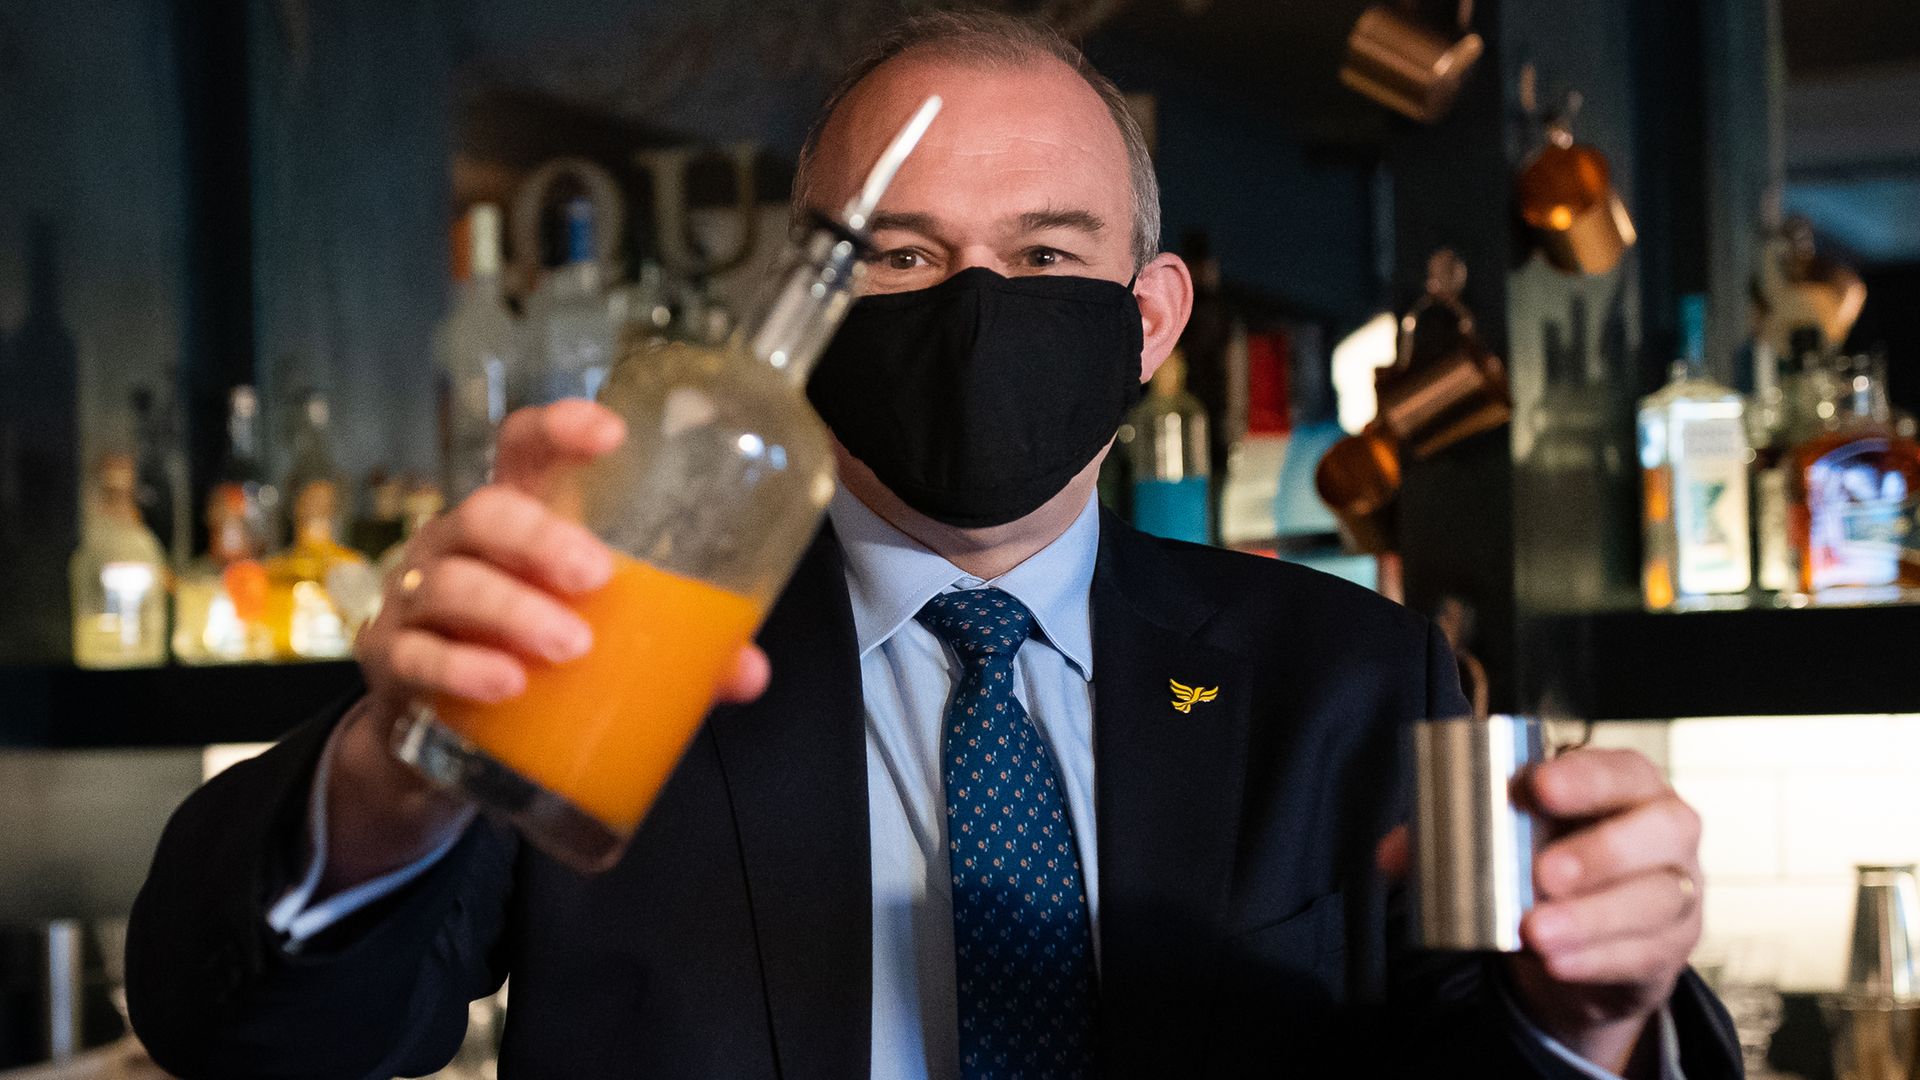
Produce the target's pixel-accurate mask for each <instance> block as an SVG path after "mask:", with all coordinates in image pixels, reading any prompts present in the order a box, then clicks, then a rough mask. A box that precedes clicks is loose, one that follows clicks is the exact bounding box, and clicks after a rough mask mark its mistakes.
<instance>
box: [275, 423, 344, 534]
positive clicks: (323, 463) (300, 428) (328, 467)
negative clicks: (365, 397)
mask: <svg viewBox="0 0 1920 1080" xmlns="http://www.w3.org/2000/svg"><path fill="white" fill-rule="evenodd" d="M332 424H333V410H332V409H331V408H330V407H329V406H328V405H327V399H326V395H324V394H321V393H319V392H318V391H314V390H309V391H307V392H306V393H305V394H303V395H301V398H300V408H299V410H298V413H297V414H296V416H295V418H294V426H293V439H292V443H293V455H292V460H291V461H290V462H289V463H288V465H287V476H286V482H285V483H283V484H281V485H280V490H281V491H282V492H284V493H285V494H286V499H287V506H288V509H289V510H290V511H292V513H291V516H289V518H288V520H287V525H288V526H289V529H288V532H287V535H288V536H297V535H298V533H299V529H300V519H299V507H300V500H301V496H302V495H303V494H305V492H306V490H307V488H308V487H310V486H312V485H314V484H330V485H332V487H333V490H334V495H335V496H336V498H335V499H334V500H332V501H331V502H330V503H329V505H330V506H332V507H333V512H334V514H335V517H334V520H333V529H334V531H335V532H338V531H339V529H340V525H341V520H340V519H341V516H343V511H344V510H345V509H346V506H345V503H346V499H345V498H344V495H345V493H346V490H347V485H346V481H345V479H344V477H343V476H342V474H341V472H340V467H339V465H338V464H337V463H336V462H335V461H334V457H333V433H332V430H331V428H332Z"/></svg>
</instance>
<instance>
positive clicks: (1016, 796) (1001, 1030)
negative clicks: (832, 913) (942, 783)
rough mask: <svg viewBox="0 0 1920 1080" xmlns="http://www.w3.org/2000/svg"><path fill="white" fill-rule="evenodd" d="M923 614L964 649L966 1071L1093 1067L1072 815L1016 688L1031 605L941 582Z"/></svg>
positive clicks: (961, 945)
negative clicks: (945, 587) (1017, 659)
mask: <svg viewBox="0 0 1920 1080" xmlns="http://www.w3.org/2000/svg"><path fill="white" fill-rule="evenodd" d="M918 617H919V619H920V621H921V622H922V623H923V624H925V625H926V627H927V629H929V630H931V631H933V633H934V634H935V636H937V637H939V638H940V639H941V640H942V641H944V642H946V643H947V645H948V646H950V647H951V648H952V649H953V651H954V653H955V654H956V655H958V657H959V658H960V663H961V666H962V672H961V675H960V682H959V686H958V687H956V688H955V689H954V693H953V703H952V704H951V705H950V706H948V708H947V727H946V735H945V739H944V747H943V752H942V756H941V760H942V761H943V762H944V763H945V766H946V768H945V773H946V784H947V837H948V841H947V853H948V858H949V859H950V860H951V862H952V869H953V954H954V975H955V977H956V979H957V982H958V987H957V988H958V990H959V994H958V999H959V1005H960V1075H961V1076H962V1077H965V1078H966V1080H1015V1078H1018V1080H1071V1078H1076V1077H1085V1076H1088V1075H1091V1072H1092V1060H1093V1006H1094V995H1093V935H1092V931H1091V930H1090V928H1089V925H1088V920H1087V896H1086V889H1085V888H1084V887H1083V886H1082V884H1081V881H1080V858H1079V856H1078V854H1077V853H1076V851H1075V849H1074V846H1073V822H1072V820H1071V819H1070V818H1069V817H1068V816H1067V802H1066V795H1065V792H1064V791H1063V790H1062V788H1061V784H1060V778H1059V776H1058V774H1057V773H1055V771H1054V768H1053V762H1052V760H1050V758H1049V755H1048V753H1047V746H1046V743H1045V741H1044V740H1042V739H1041V738H1040V732H1039V730H1038V729H1036V728H1035V727H1034V725H1033V721H1032V720H1031V719H1030V718H1029V717H1028V716H1027V711H1026V710H1025V709H1023V708H1021V707H1020V703H1019V702H1018V701H1016V700H1014V696H1013V655H1014V653H1016V652H1018V651H1019V650H1020V645H1021V643H1022V642H1024V641H1026V640H1027V635H1028V634H1029V633H1030V632H1031V631H1032V629H1033V613H1032V612H1030V611H1028V610H1027V609H1026V606H1025V605H1023V604H1021V603H1020V601H1018V600H1015V599H1014V598H1013V597H1012V596H1010V595H1008V594H1007V593H1004V592H1001V591H1000V590H999V589H974V590H971V591H968V592H951V593H942V594H940V595H939V596H936V597H934V598H933V599H932V600H930V601H928V602H927V606H926V607H924V608H921V609H920V614H919V616H918Z"/></svg>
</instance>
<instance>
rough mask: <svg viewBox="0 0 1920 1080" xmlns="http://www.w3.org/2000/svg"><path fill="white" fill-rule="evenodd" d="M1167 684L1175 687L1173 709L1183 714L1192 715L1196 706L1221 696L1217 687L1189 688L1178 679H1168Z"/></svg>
mask: <svg viewBox="0 0 1920 1080" xmlns="http://www.w3.org/2000/svg"><path fill="white" fill-rule="evenodd" d="M1167 682H1168V683H1169V684H1170V685H1172V687H1173V707H1174V708H1175V709H1176V710H1178V711H1180V712H1183V713H1191V712H1192V711H1193V707H1194V706H1195V705H1198V704H1200V703H1201V702H1205V701H1212V700H1213V699H1214V698H1216V697H1219V696H1220V688H1219V687H1217V686H1188V685H1187V684H1186V683H1183V682H1181V681H1179V680H1178V679H1168V680H1167Z"/></svg>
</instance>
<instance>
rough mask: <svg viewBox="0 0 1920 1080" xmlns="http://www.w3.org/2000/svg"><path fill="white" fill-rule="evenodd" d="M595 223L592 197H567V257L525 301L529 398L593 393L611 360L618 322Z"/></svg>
mask: <svg viewBox="0 0 1920 1080" xmlns="http://www.w3.org/2000/svg"><path fill="white" fill-rule="evenodd" d="M595 229H596V223H595V221H594V215H593V203H592V201H591V200H589V199H587V198H585V197H580V198H576V199H574V200H572V201H571V202H569V203H567V261H566V263H565V264H564V265H561V266H556V267H554V268H553V269H552V270H549V271H548V272H547V276H546V278H545V279H544V280H542V281H541V283H540V287H539V289H537V290H535V292H534V294H533V296H532V297H531V298H529V299H528V301H527V320H526V334H527V349H526V356H527V359H528V361H529V362H530V363H531V364H532V366H533V373H534V379H533V386H532V388H531V391H532V392H531V395H530V398H531V399H530V400H529V401H528V402H527V403H528V404H535V405H544V404H547V403H548V402H553V401H558V400H560V399H561V398H569V397H584V398H591V397H593V396H594V395H596V394H598V393H599V392H600V384H601V383H602V382H604V381H605V380H606V377H607V369H608V368H609V367H610V366H612V364H613V360H614V342H615V340H616V338H617V336H618V328H617V327H616V326H615V320H614V318H613V312H612V310H611V307H610V305H609V304H608V300H607V291H606V283H605V282H603V281H602V280H601V272H600V270H601V268H600V257H599V253H598V250H597V241H596V233H595Z"/></svg>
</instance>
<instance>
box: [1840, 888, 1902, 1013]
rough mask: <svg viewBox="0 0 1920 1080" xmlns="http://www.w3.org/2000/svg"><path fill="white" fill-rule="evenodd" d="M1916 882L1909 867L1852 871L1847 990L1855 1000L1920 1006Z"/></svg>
mask: <svg viewBox="0 0 1920 1080" xmlns="http://www.w3.org/2000/svg"><path fill="white" fill-rule="evenodd" d="M1917 924H1920V882H1917V881H1916V880H1915V877H1914V867H1913V864H1912V863H1907V864H1905V865H1899V866H1880V865H1869V866H1857V867H1855V868H1854V900H1853V939H1852V946H1851V948H1852V955H1851V956H1850V957H1849V959H1848V962H1847V984H1846V992H1847V994H1848V995H1849V996H1851V997H1855V998H1872V999H1876V1000H1880V1001H1886V1002H1892V1003H1901V1004H1907V1003H1912V1002H1920V957H1916V956H1915V955H1914V948H1915V945H1916V944H1920V943H1916V941H1915V939H1914V935H1915V933H1916V932H1920V925H1917Z"/></svg>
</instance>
